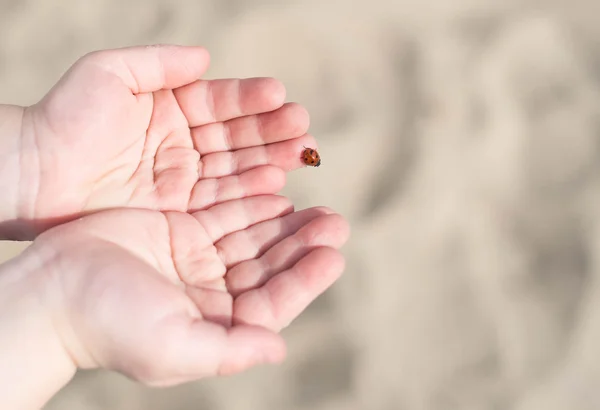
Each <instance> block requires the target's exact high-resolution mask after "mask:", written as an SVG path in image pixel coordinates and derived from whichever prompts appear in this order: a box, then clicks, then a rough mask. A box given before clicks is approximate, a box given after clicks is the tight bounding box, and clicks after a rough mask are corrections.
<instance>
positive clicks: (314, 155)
mask: <svg viewBox="0 0 600 410" xmlns="http://www.w3.org/2000/svg"><path fill="white" fill-rule="evenodd" d="M302 162H304V164H305V165H308V166H309V167H318V166H320V165H321V156H320V155H319V153H318V152H317V150H316V149H313V148H306V147H304V151H302Z"/></svg>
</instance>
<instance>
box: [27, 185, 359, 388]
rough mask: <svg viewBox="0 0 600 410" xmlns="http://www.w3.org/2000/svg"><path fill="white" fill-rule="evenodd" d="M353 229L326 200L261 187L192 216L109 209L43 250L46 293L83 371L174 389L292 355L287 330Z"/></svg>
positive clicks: (63, 231) (68, 227)
mask: <svg viewBox="0 0 600 410" xmlns="http://www.w3.org/2000/svg"><path fill="white" fill-rule="evenodd" d="M348 233H349V232H348V225H347V223H346V222H345V220H344V219H343V218H342V217H341V216H339V215H337V214H335V213H333V212H332V211H330V210H328V209H326V208H311V209H307V210H303V211H298V212H293V208H292V206H291V204H290V202H289V200H288V199H286V198H284V197H280V196H274V195H260V196H255V197H252V198H246V199H240V200H234V201H230V202H227V203H223V204H219V205H215V206H212V207H210V208H208V209H206V210H203V211H198V212H194V213H192V214H188V213H181V212H165V213H160V212H155V211H147V210H133V209H119V210H112V211H105V212H100V213H96V214H94V215H90V216H87V217H84V218H81V219H79V220H77V221H73V222H70V223H67V224H64V225H61V226H59V227H56V228H54V229H51V230H49V231H47V232H46V233H44V234H42V235H41V236H40V237H39V238H38V239H37V240H36V242H34V247H33V249H43V254H44V255H55V256H53V257H52V258H51V259H52V260H53V261H58V264H54V265H52V264H48V265H47V266H49V267H48V268H47V269H48V270H49V272H50V273H49V277H52V278H54V279H55V280H53V281H52V282H51V283H50V286H49V287H48V289H49V290H46V291H44V292H43V293H44V298H46V299H47V300H48V301H47V303H48V304H50V305H52V306H55V309H54V310H55V311H58V312H62V314H59V315H58V317H61V316H62V319H55V322H56V323H59V325H58V328H59V329H60V333H61V339H62V340H63V342H64V344H65V347H66V349H67V350H68V352H69V355H70V357H72V358H74V360H75V361H76V363H77V365H78V366H79V367H84V368H85V367H87V368H90V367H104V368H108V369H113V370H117V371H120V372H122V373H124V374H126V375H127V376H129V377H131V378H134V379H136V380H140V381H143V382H145V383H147V384H151V385H171V384H175V383H179V382H184V381H189V380H193V379H196V378H200V377H203V376H209V375H215V374H229V373H234V372H239V371H241V370H244V369H246V368H248V367H250V366H252V365H255V364H258V363H262V362H278V361H280V360H282V359H283V357H284V355H285V345H284V343H283V340H282V339H281V337H280V336H279V335H278V334H277V332H278V331H279V330H280V329H281V328H283V327H285V326H287V325H288V324H289V323H290V322H291V321H292V320H293V319H294V318H296V317H297V316H298V315H299V314H300V313H301V312H302V311H303V310H304V309H305V308H306V306H307V305H308V304H309V303H310V302H311V301H312V300H313V299H314V298H316V297H317V296H318V295H319V294H320V293H322V292H323V291H324V290H325V289H326V288H327V287H329V286H330V285H331V284H332V283H333V282H334V281H335V280H336V279H337V278H338V276H339V275H340V274H341V272H342V270H343V267H344V260H343V258H342V256H341V254H340V253H339V251H338V249H339V247H340V246H342V245H343V243H344V242H345V241H346V240H347V238H348ZM52 272H53V273H52ZM57 300H58V301H61V302H59V303H57V302H56V301H57ZM57 306H58V308H56V307H57Z"/></svg>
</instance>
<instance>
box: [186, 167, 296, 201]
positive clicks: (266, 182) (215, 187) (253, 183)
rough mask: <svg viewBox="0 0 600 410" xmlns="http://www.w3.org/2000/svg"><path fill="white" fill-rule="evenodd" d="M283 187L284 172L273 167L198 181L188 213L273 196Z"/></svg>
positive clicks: (191, 197) (193, 190)
mask: <svg viewBox="0 0 600 410" xmlns="http://www.w3.org/2000/svg"><path fill="white" fill-rule="evenodd" d="M284 185H285V172H283V171H282V170H281V169H280V168H277V167H273V166H268V165H267V166H262V167H258V168H254V169H251V170H248V171H246V172H243V173H241V174H240V175H229V176H226V177H222V178H210V179H201V180H199V181H198V182H197V183H196V185H194V188H193V189H192V194H191V196H190V201H189V204H188V212H196V211H200V210H203V209H206V208H208V207H211V206H213V205H216V204H219V203H222V202H225V201H231V200H234V199H240V198H245V197H250V196H256V195H263V194H275V193H277V192H279V191H280V190H281V189H282V188H283V187H284Z"/></svg>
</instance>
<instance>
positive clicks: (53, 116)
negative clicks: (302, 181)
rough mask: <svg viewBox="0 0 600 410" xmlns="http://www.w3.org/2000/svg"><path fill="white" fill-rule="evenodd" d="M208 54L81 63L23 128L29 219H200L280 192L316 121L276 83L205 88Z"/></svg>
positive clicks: (118, 56) (135, 53) (155, 53)
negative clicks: (222, 206)
mask: <svg viewBox="0 0 600 410" xmlns="http://www.w3.org/2000/svg"><path fill="white" fill-rule="evenodd" d="M208 63H209V56H208V53H207V52H206V51H205V50H204V49H203V48H200V47H179V46H151V47H133V48H125V49H117V50H104V51H99V52H95V53H91V54H88V55H86V56H84V57H83V58H81V59H80V60H78V61H77V62H76V63H75V64H74V65H73V66H72V67H71V69H70V70H69V71H68V72H67V73H66V74H65V75H64V76H63V78H62V79H61V80H60V81H59V82H58V84H57V85H56V86H55V87H54V88H53V89H52V90H51V91H50V92H49V93H48V94H47V95H46V96H45V97H44V98H43V99H42V100H41V101H40V102H39V103H38V104H35V105H33V106H31V107H28V108H27V109H26V111H25V114H24V117H23V127H22V135H21V139H22V143H21V147H22V155H23V156H24V157H25V158H23V161H22V164H24V165H26V166H27V168H26V169H22V170H21V171H22V172H21V173H22V184H23V186H27V187H38V188H37V189H28V190H27V191H26V193H25V194H24V195H23V197H22V203H21V209H23V210H24V212H25V213H26V214H25V215H21V217H22V218H23V219H25V220H33V221H35V223H36V224H37V230H38V231H42V230H44V229H46V228H48V227H51V226H54V225H57V224H59V223H63V222H65V221H67V220H70V219H74V218H76V217H78V216H80V215H83V214H87V213H90V212H93V211H96V210H100V209H107V208H116V207H137V208H146V209H154V210H161V211H162V210H177V211H184V212H188V211H190V212H193V211H195V210H201V209H206V208H207V207H210V206H212V205H214V204H217V203H220V202H223V201H228V200H233V199H239V198H244V197H249V196H253V195H258V194H271V193H276V192H278V191H279V190H280V189H281V188H282V187H283V185H284V183H285V171H288V170H292V169H295V168H298V167H300V166H302V165H303V164H302V163H301V161H300V152H301V151H302V146H304V145H306V146H314V145H315V143H314V139H313V138H312V137H311V136H309V135H307V134H306V131H307V129H308V122H309V119H308V114H307V113H306V110H304V108H302V107H301V106H299V105H297V104H284V100H285V89H284V88H283V86H282V85H281V84H280V83H279V82H278V81H276V80H274V79H269V78H254V79H244V80H238V79H223V80H212V81H209V80H199V78H200V77H201V76H202V75H203V74H204V72H205V71H206V69H207V67H208Z"/></svg>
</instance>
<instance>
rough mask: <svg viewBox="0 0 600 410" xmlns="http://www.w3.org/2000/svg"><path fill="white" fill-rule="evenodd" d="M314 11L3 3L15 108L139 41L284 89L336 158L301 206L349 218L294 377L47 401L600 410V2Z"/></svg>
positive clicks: (296, 350)
mask: <svg viewBox="0 0 600 410" xmlns="http://www.w3.org/2000/svg"><path fill="white" fill-rule="evenodd" d="M319 3H320V2H317V1H288V2H278V1H274V0H273V1H267V0H262V1H261V0H254V1H243V0H222V1H207V0H204V1H200V0H196V1H192V0H179V1H173V2H166V1H142V0H134V1H129V2H123V3H121V2H119V1H116V0H110V1H104V2H97V3H96V5H91V2H86V3H85V5H84V2H77V1H75V0H67V1H64V2H63V3H61V4H62V6H59V5H58V2H41V1H16V0H13V1H10V0H3V1H0V38H1V39H2V41H0V73H1V75H0V97H1V98H0V100H1V101H2V102H10V103H17V104H30V103H33V102H35V101H36V100H37V99H38V98H40V97H41V96H42V95H43V94H44V93H45V92H46V90H47V89H48V88H49V87H50V86H51V85H52V84H53V83H54V82H55V81H56V80H57V78H58V77H59V76H60V74H61V73H62V72H63V71H64V70H65V69H66V68H67V67H68V66H69V65H70V64H71V63H72V62H73V61H74V60H75V59H76V58H77V57H79V56H80V55H82V54H84V53H86V52H88V51H91V50H94V49H98V48H110V47H119V46H124V45H131V44H141V43H144V44H146V43H157V42H172V43H181V44H202V45H205V46H207V47H209V49H210V50H211V53H212V57H213V65H212V68H211V70H210V72H209V77H221V76H233V77H247V76H255V75H258V76H276V77H278V78H280V79H281V80H283V81H284V82H285V84H286V85H287V87H288V96H289V99H290V100H294V101H298V102H301V103H303V104H305V105H306V106H307V107H308V109H309V110H310V112H311V115H312V126H311V133H313V134H314V135H315V136H316V137H317V139H318V140H319V145H320V152H321V155H322V158H323V166H322V167H320V168H319V169H305V170H300V171H296V172H294V173H292V175H291V176H290V178H289V186H288V187H287V188H286V190H285V193H286V194H289V195H290V196H291V197H292V198H293V199H294V200H295V201H296V203H297V207H298V208H304V207H309V206H314V205H328V206H331V207H333V208H335V209H337V210H339V211H340V212H342V213H343V214H344V215H345V216H346V217H347V218H348V219H349V220H350V221H351V224H352V227H353V236H352V239H351V241H350V243H349V244H348V246H347V247H346V248H345V254H346V255H347V257H348V268H347V271H346V273H345V276H344V277H343V279H342V280H341V281H340V282H339V283H338V284H336V285H335V286H334V287H333V288H332V289H331V290H330V291H328V292H327V293H326V294H324V295H323V296H322V297H321V298H320V299H319V300H318V301H317V302H316V303H315V304H314V306H312V307H311V308H310V309H309V310H308V311H307V312H306V313H305V315H303V316H302V317H301V318H300V319H299V320H298V321H297V322H295V323H294V324H293V325H292V326H291V327H290V328H288V329H287V330H286V331H285V332H284V335H285V337H286V339H287V340H288V341H289V359H288V360H287V362H286V363H285V364H284V365H283V366H281V367H268V368H267V367H265V368H259V369H255V370H253V371H251V372H248V373H246V374H243V375H239V376H236V377H231V378H223V379H218V380H206V381H202V382H198V383H193V384H188V385H185V386H180V387H177V388H170V389H165V390H152V389H147V388H144V387H142V386H139V385H136V384H134V383H132V382H130V381H128V380H125V379H123V378H122V377H119V376H117V375H114V374H108V373H104V372H102V373H96V372H91V373H82V374H80V375H78V376H77V378H76V379H75V381H74V382H73V383H72V384H71V385H70V386H68V388H66V389H65V390H64V391H62V392H61V393H60V394H59V395H58V396H56V398H55V399H54V400H53V401H52V402H51V403H50V404H49V405H48V406H47V408H48V409H51V410H55V409H67V410H71V409H114V410H118V409H149V410H152V409H210V410H221V409H228V410H229V409H231V410H236V409H257V410H258V409H261V410H266V409H274V410H275V409H276V410H287V409H290V410H300V409H317V410H338V409H351V410H353V409H361V410H362V409H364V410H509V409H510V410H592V409H598V408H600V393H599V392H600V348H598V345H599V343H600V260H599V256H600V212H598V202H599V200H600V180H599V176H600V169H599V168H600V149H599V148H600V147H599V142H600V141H599V135H600V134H599V132H600V76H599V75H598V73H599V72H600V71H599V68H600V25H597V16H598V15H599V14H598V11H600V3H598V2H595V1H593V0H589V1H580V0H570V1H567V0H561V1H558V0H557V1H546V2H541V1H539V2H525V1H491V0H490V1H485V0H479V1H474V0H456V1H452V0H449V1H446V2H443V1H434V0H424V1H419V2H417V1H408V0H405V1H402V0H398V1H394V0H387V1H385V0H369V1H357V2H354V3H351V2H349V1H330V2H328V3H327V5H321V4H319ZM23 246H25V244H7V243H3V244H2V246H1V249H0V253H1V254H2V256H3V257H4V258H9V257H10V256H11V255H14V254H15V253H16V252H18V251H19V250H20V249H22V247H23ZM597 271H598V273H596V272H597Z"/></svg>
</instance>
